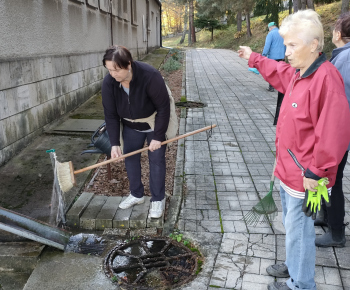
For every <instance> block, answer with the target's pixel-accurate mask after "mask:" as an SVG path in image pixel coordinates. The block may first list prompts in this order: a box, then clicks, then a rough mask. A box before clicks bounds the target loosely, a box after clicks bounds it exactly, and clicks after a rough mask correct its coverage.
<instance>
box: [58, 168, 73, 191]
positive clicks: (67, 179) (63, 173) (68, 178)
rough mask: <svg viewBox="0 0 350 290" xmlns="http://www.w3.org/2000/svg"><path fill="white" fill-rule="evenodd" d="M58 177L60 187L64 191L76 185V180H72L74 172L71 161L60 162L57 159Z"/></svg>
mask: <svg viewBox="0 0 350 290" xmlns="http://www.w3.org/2000/svg"><path fill="white" fill-rule="evenodd" d="M56 172H57V179H58V183H59V185H60V188H61V190H62V191H63V192H67V191H68V190H70V189H71V188H72V187H73V185H74V180H72V172H71V165H70V162H63V163H60V162H58V161H57V166H56Z"/></svg>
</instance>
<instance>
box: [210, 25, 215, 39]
mask: <svg viewBox="0 0 350 290" xmlns="http://www.w3.org/2000/svg"><path fill="white" fill-rule="evenodd" d="M213 40H214V27H213V26H212V27H211V41H213Z"/></svg>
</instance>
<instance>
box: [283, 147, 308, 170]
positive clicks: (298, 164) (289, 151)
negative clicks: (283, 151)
mask: <svg viewBox="0 0 350 290" xmlns="http://www.w3.org/2000/svg"><path fill="white" fill-rule="evenodd" d="M287 151H288V153H289V155H290V156H292V158H293V160H294V162H295V164H296V165H297V166H298V167H299V168H300V170H301V171H302V172H301V176H304V172H305V168H304V167H303V166H302V165H301V164H300V163H299V161H298V159H297V158H296V156H295V155H294V153H293V152H292V150H290V149H287Z"/></svg>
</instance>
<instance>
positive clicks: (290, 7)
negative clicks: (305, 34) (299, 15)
mask: <svg viewBox="0 0 350 290" xmlns="http://www.w3.org/2000/svg"><path fill="white" fill-rule="evenodd" d="M288 6H289V14H292V13H293V0H289V2H288Z"/></svg>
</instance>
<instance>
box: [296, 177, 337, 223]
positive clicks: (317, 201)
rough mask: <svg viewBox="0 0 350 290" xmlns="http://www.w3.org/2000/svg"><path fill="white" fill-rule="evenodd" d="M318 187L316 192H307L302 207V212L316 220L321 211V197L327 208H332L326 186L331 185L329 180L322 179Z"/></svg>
mask: <svg viewBox="0 0 350 290" xmlns="http://www.w3.org/2000/svg"><path fill="white" fill-rule="evenodd" d="M317 182H318V186H317V187H316V188H315V189H316V192H313V191H308V190H305V198H304V202H303V206H302V211H303V212H304V213H305V215H306V216H308V217H309V216H312V219H313V220H315V219H316V214H317V211H319V210H320V209H321V197H323V199H324V200H325V202H326V206H327V207H330V206H331V203H330V199H329V196H328V190H327V187H326V185H327V184H328V183H329V182H328V178H326V177H325V178H321V179H320V180H318V181H317Z"/></svg>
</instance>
